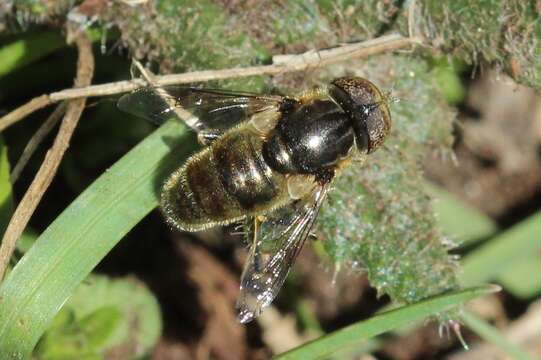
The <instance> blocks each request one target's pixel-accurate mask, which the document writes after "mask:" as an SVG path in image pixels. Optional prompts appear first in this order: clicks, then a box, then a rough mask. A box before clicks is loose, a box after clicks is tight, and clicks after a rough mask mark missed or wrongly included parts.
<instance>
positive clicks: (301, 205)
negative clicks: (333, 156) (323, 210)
mask: <svg viewBox="0 0 541 360" xmlns="http://www.w3.org/2000/svg"><path fill="white" fill-rule="evenodd" d="M328 189H329V184H324V185H320V186H317V187H316V189H315V190H314V191H313V192H312V193H311V194H310V195H309V196H308V197H307V198H305V199H301V200H298V201H295V202H293V203H292V204H290V205H288V206H286V207H283V208H280V209H278V210H276V211H275V212H273V213H271V214H268V215H265V219H264V220H263V221H260V220H258V219H257V218H256V219H255V220H254V223H253V226H252V228H251V233H252V235H253V240H252V244H251V246H250V250H249V251H250V253H249V257H248V259H247V261H246V264H245V266H244V270H243V272H242V278H241V282H240V295H239V299H238V300H237V309H238V311H239V314H238V319H239V321H240V322H241V323H247V322H249V321H252V320H253V319H254V318H256V317H257V316H259V314H260V313H261V310H262V309H263V308H264V307H266V306H268V305H269V304H270V303H271V302H272V301H273V300H274V298H275V297H276V295H277V294H278V291H280V288H281V287H282V285H283V283H284V281H285V279H286V277H287V274H288V272H289V269H290V268H291V266H292V265H293V263H294V261H295V259H296V258H297V255H298V254H299V252H300V250H301V248H302V246H303V244H304V241H305V240H306V238H307V237H308V235H309V234H310V230H311V229H312V226H313V225H314V222H315V220H316V217H317V214H318V212H319V209H320V207H321V204H322V203H323V200H324V199H325V197H326V195H327V192H328Z"/></svg>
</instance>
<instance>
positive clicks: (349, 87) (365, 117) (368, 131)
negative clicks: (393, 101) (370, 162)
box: [328, 77, 391, 153]
mask: <svg viewBox="0 0 541 360" xmlns="http://www.w3.org/2000/svg"><path fill="white" fill-rule="evenodd" d="M328 91H329V96H330V97H331V98H332V99H333V100H334V101H335V102H336V103H337V104H338V105H339V106H340V107H341V108H342V109H343V110H344V111H345V113H346V114H347V115H348V116H349V117H350V119H351V121H352V124H353V128H354V130H355V142H356V145H357V148H358V149H359V151H360V152H365V153H371V152H373V151H374V150H376V149H377V148H378V147H379V146H380V145H381V144H383V142H384V140H385V138H386V137H387V135H388V134H389V132H390V131H391V115H390V111H389V105H388V101H387V99H386V98H385V97H384V96H383V94H382V93H381V91H380V90H379V89H378V88H377V87H376V85H374V84H373V83H371V82H370V81H368V80H366V79H363V78H358V77H357V78H339V79H336V80H334V81H333V82H332V84H331V86H330V87H329V88H328Z"/></svg>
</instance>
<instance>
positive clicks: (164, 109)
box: [118, 86, 284, 131]
mask: <svg viewBox="0 0 541 360" xmlns="http://www.w3.org/2000/svg"><path fill="white" fill-rule="evenodd" d="M283 99H284V98H283V97H282V96H278V95H268V96H267V95H259V94H253V93H239V92H229V91H223V90H211V89H197V88H192V87H183V86H161V87H145V88H140V89H137V90H135V91H134V92H132V93H130V94H126V95H124V96H122V97H121V98H120V100H119V101H118V107H119V108H120V109H121V110H123V111H126V112H128V113H130V114H133V115H136V116H139V117H143V118H145V119H147V120H150V121H152V122H154V123H157V124H158V125H161V124H162V123H164V122H165V121H167V120H169V119H172V118H179V117H180V118H181V119H182V120H183V121H184V122H185V123H186V124H187V125H188V126H190V127H191V128H192V129H194V130H195V131H201V130H214V131H224V130H226V129H229V128H231V127H233V126H235V125H236V124H238V123H240V122H242V121H244V120H246V119H247V118H248V117H249V116H251V115H252V114H254V113H257V112H260V111H265V110H272V109H275V110H276V111H278V110H279V108H280V104H281V102H282V101H283Z"/></svg>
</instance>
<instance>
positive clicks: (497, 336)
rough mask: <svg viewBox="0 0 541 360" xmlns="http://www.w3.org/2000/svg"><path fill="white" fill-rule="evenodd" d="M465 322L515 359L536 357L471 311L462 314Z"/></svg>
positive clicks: (528, 359)
mask: <svg viewBox="0 0 541 360" xmlns="http://www.w3.org/2000/svg"><path fill="white" fill-rule="evenodd" d="M461 318H462V321H464V324H465V325H466V326H467V327H469V328H470V329H471V330H473V331H474V332H475V333H476V334H477V335H479V336H480V337H482V338H483V339H485V341H486V342H488V343H492V344H494V345H496V346H497V347H499V348H500V349H501V350H502V351H503V352H505V353H506V354H507V355H509V356H510V357H511V358H513V359H517V360H535V359H536V358H535V357H533V356H532V355H530V354H528V353H526V352H525V351H524V350H522V349H521V348H520V347H519V346H517V345H515V344H513V343H511V342H510V341H509V340H508V339H506V338H505V337H504V336H503V335H502V334H501V333H500V331H499V330H498V329H496V328H494V327H493V326H491V325H490V324H488V323H487V322H486V321H484V320H483V319H480V318H478V317H477V316H475V315H474V314H472V313H470V312H467V311H466V312H464V314H462V316H461Z"/></svg>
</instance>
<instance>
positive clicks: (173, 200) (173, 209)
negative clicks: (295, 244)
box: [162, 129, 288, 231]
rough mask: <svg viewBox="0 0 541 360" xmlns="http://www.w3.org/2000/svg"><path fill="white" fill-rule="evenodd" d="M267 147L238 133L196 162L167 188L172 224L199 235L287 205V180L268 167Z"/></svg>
mask: <svg viewBox="0 0 541 360" xmlns="http://www.w3.org/2000/svg"><path fill="white" fill-rule="evenodd" d="M262 145H263V141H262V140H261V139H260V138H259V137H258V136H256V135H255V134H253V133H252V132H251V131H249V130H245V129H239V130H235V131H231V132H228V133H226V134H225V135H224V136H223V137H222V138H220V139H218V140H216V141H215V142H214V143H213V144H212V145H211V146H210V147H207V148H205V149H203V150H202V151H200V152H199V153H198V154H196V155H194V156H192V157H191V158H190V159H189V160H188V161H187V162H186V164H185V165H184V166H183V167H182V168H180V169H179V170H178V171H177V172H175V173H174V174H173V175H171V177H170V178H169V179H168V180H167V182H166V183H165V185H164V191H163V192H162V208H163V209H164V212H165V215H166V216H167V218H168V220H169V221H170V222H171V223H173V224H174V225H176V226H177V227H179V228H180V229H183V230H188V231H197V230H203V229H206V228H209V227H212V226H216V225H225V224H229V223H232V222H235V221H238V220H241V219H243V218H244V217H245V216H247V215H254V214H259V213H263V212H266V211H267V210H269V209H271V208H273V207H276V206H279V205H281V204H283V203H284V202H286V201H288V195H287V190H286V186H285V183H286V179H285V177H284V175H281V174H279V173H276V172H273V171H272V169H271V168H270V167H269V166H268V165H267V163H266V162H265V160H264V159H263V156H262V154H261V148H262Z"/></svg>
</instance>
